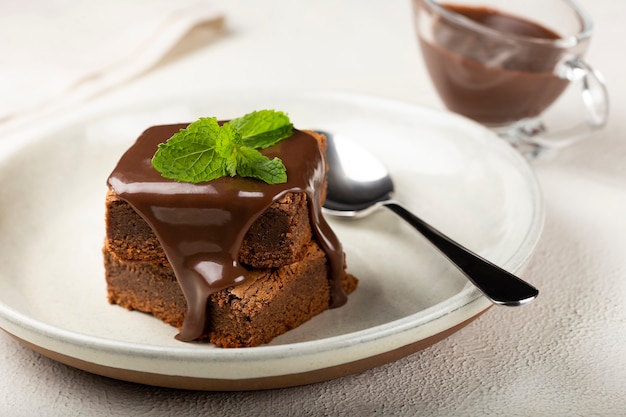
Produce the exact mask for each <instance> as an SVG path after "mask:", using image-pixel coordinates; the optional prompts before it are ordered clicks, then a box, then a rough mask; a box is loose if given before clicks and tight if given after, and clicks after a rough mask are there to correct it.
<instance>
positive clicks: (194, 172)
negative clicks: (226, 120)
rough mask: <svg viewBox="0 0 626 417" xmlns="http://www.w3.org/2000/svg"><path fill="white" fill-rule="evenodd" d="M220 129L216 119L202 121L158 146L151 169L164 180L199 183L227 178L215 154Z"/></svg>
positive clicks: (203, 119)
mask: <svg viewBox="0 0 626 417" xmlns="http://www.w3.org/2000/svg"><path fill="white" fill-rule="evenodd" d="M220 130H221V128H220V126H219V124H218V123H217V119H216V118H201V119H199V120H198V121H196V122H194V123H192V124H190V125H189V126H188V127H187V128H186V129H182V130H180V131H179V132H178V133H176V134H174V135H173V136H172V137H171V138H170V139H169V140H168V141H167V142H166V143H161V144H160V145H159V147H158V149H157V152H156V153H155V154H154V157H153V158H152V166H153V167H154V168H155V169H156V170H157V171H159V172H160V173H161V175H162V176H163V177H165V178H171V179H175V180H177V181H183V182H191V183H198V182H203V181H210V180H213V179H216V178H220V177H223V176H224V175H226V170H225V165H224V163H223V161H222V158H220V157H219V155H217V154H216V153H215V151H214V150H215V142H216V138H217V136H218V132H220Z"/></svg>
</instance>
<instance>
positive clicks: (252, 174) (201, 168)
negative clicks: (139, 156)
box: [152, 110, 293, 184]
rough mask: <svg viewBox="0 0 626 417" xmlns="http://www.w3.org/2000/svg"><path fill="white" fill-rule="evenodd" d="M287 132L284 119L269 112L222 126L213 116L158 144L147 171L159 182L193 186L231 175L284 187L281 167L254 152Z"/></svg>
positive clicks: (287, 123)
mask: <svg viewBox="0 0 626 417" xmlns="http://www.w3.org/2000/svg"><path fill="white" fill-rule="evenodd" d="M292 131H293V125H292V124H291V122H290V121H289V117H287V115H286V114H284V113H282V112H277V111H274V110H261V111H255V112H252V113H249V114H246V115H245V116H243V117H239V118H236V119H233V120H231V121H230V122H226V123H224V124H223V125H222V126H220V125H219V123H218V122H217V119H216V118H214V117H203V118H200V119H199V120H197V121H195V122H193V123H191V124H190V125H189V126H187V128H186V129H181V130H180V131H179V132H178V133H176V134H174V135H173V136H172V137H171V138H170V139H169V140H168V141H167V142H165V143H161V144H160V145H159V147H158V149H157V151H156V153H155V154H154V157H153V158H152V166H153V167H154V169H156V170H157V171H159V172H160V173H161V175H162V176H163V177H165V178H170V179H173V180H176V181H181V182H191V183H194V184H196V183H199V182H205V181H211V180H214V179H217V178H221V177H225V176H231V177H234V176H235V175H239V176H241V177H249V178H256V179H259V180H262V181H265V182H266V183H268V184H281V183H285V182H287V171H286V169H285V165H283V162H282V161H281V160H280V159H279V158H274V159H271V160H270V159H269V158H268V157H266V156H265V155H263V154H262V153H261V152H259V151H258V150H257V149H258V148H260V149H265V148H267V147H269V146H272V145H274V144H276V143H278V142H280V141H281V140H283V139H285V138H288V137H289V136H291V134H292Z"/></svg>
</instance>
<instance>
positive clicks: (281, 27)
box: [0, 0, 626, 416]
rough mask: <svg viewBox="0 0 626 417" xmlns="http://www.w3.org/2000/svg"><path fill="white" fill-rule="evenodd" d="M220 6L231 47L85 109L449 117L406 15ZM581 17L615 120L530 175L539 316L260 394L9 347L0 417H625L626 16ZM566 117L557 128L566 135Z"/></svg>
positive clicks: (185, 56) (327, 7)
mask: <svg viewBox="0 0 626 417" xmlns="http://www.w3.org/2000/svg"><path fill="white" fill-rule="evenodd" d="M215 4H217V5H219V6H220V7H221V9H222V10H223V11H224V13H225V16H226V22H227V27H226V33H225V34H224V35H223V36H222V37H220V38H218V39H217V40H215V41H213V42H211V43H209V44H202V43H201V42H200V41H201V39H200V40H199V39H198V37H196V38H190V39H187V40H186V41H185V42H186V44H183V45H181V46H180V48H179V49H178V51H179V52H178V53H177V54H174V56H170V57H169V58H168V59H167V60H166V61H165V62H162V63H161V64H159V65H158V66H157V67H156V68H154V69H152V70H150V71H148V72H147V73H145V74H143V75H141V76H139V77H138V78H136V79H134V80H133V81H131V82H128V83H126V84H124V85H123V86H119V87H117V88H115V89H114V90H112V91H109V92H108V93H106V94H102V95H100V96H98V97H95V98H91V99H90V100H89V101H87V102H86V103H85V104H84V106H87V107H88V106H97V105H103V104H111V103H113V104H114V103H117V102H120V103H123V102H125V101H127V100H128V99H129V98H135V97H141V96H147V95H154V94H155V93H159V94H161V93H163V94H166V93H168V92H178V91H183V92H184V91H193V90H194V89H203V90H211V89H218V88H219V89H220V90H228V89H229V88H236V89H239V90H240V89H244V88H248V87H250V88H257V87H259V86H261V87H269V88H272V87H276V88H287V89H289V88H307V89H324V90H328V89H341V90H349V91H358V92H364V93H369V94H374V95H378V96H383V97H390V98H396V99H401V100H404V101H408V102H412V103H416V104H419V105H425V106H430V107H436V108H442V105H441V103H440V101H439V99H438V97H437V95H436V94H435V92H434V89H433V88H432V86H431V84H430V81H429V78H428V76H427V74H426V73H425V70H424V67H423V64H422V61H421V57H420V54H419V52H418V49H417V44H416V41H415V38H414V34H413V28H412V17H411V8H410V3H409V1H408V0H403V1H398V0H396V1H386V2H383V1H373V0H366V1H362V0H361V1H357V0H344V1H341V2H335V1H331V0H318V1H315V2H304V1H287V0H266V1H263V2H256V1H252V0H236V1H228V2H227V1H223V2H221V3H220V2H217V1H215ZM582 5H583V6H584V7H585V8H586V9H587V11H588V12H589V13H590V14H591V16H592V17H593V19H594V21H595V24H596V26H595V35H594V39H593V41H592V45H591V48H590V50H589V53H588V55H587V57H588V60H589V61H590V62H591V63H593V65H594V66H595V67H597V68H598V69H600V70H601V71H602V72H603V73H604V75H605V78H606V80H607V83H608V85H609V90H610V94H611V100H612V101H611V114H612V116H611V119H610V121H609V124H608V126H607V127H606V129H604V130H603V131H601V132H599V133H597V134H595V135H594V136H593V138H592V139H590V140H588V141H585V142H582V143H579V144H577V145H575V146H572V147H570V148H568V149H565V150H563V151H561V152H560V153H558V154H557V155H555V156H554V157H552V158H551V159H549V160H545V161H539V162H535V163H534V164H533V169H534V170H535V172H536V175H537V177H538V180H539V183H540V186H541V188H542V190H543V195H544V199H545V208H546V221H545V229H544V232H543V234H542V237H541V239H540V242H539V244H538V247H537V248H536V251H535V254H534V256H533V257H532V259H531V261H530V263H529V266H528V269H527V271H526V273H525V275H524V277H525V278H526V279H527V280H528V281H530V282H531V283H533V284H534V285H536V286H537V287H539V288H540V290H541V295H540V297H539V298H538V299H537V300H536V301H535V302H533V303H531V304H529V305H527V306H524V307H521V308H515V309H510V308H492V309H490V310H489V311H488V312H487V313H486V314H485V315H484V316H482V317H481V318H480V319H478V320H477V321H475V322H473V323H472V324H470V325H469V326H467V327H466V328H464V329H462V330H461V331H460V332H458V333H456V334H454V335H452V336H451V337H449V338H447V339H445V340H443V341H442V342H440V343H438V344H436V345H434V346H432V347H430V348H427V349H425V350H423V351H421V352H418V353H416V354H413V355H411V356H408V357H406V358H404V359H401V360H399V361H397V362H394V363H391V364H388V365H385V366H382V367H379V368H376V369H372V370H369V371H365V372H362V373H359V374H356V375H351V376H346V377H343V378H340V379H336V380H332V381H328V382H323V383H318V384H314V385H309V386H302V387H296V388H289V389H279V390H270V391H258V392H234V393H215V392H213V393H211V392H193V391H179V390H172V389H164V388H157V387H151V386H143V385H138V384H133V383H127V382H121V381H117V380H112V379H107V378H104V377H100V376H96V375H92V374H89V373H86V372H83V371H79V370H76V369H73V368H70V367H67V366H65V365H61V364H59V363H56V362H54V361H52V360H50V359H47V358H45V357H43V356H41V355H39V354H36V353H33V352H32V351H31V350H29V349H28V348H26V347H24V346H22V345H21V344H19V343H18V342H17V341H15V340H14V339H12V338H11V337H9V336H8V335H6V334H5V333H1V332H0V375H1V377H0V415H6V416H30V415H38V416H57V415H58V416H72V415H89V416H105V415H106V416H114V415H150V416H160V415H281V416H282V415H332V416H334V415H428V416H471V415H520V416H526V415H527V416H544V415H546V416H547V415H550V416H556V415H562V416H572V415H576V416H594V415H599V416H616V415H626V264H624V259H625V258H626V216H625V214H626V139H625V136H626V118H624V117H622V111H625V110H626V108H625V107H626V78H625V77H624V71H625V70H626V58H624V54H623V53H622V51H621V49H622V48H620V42H622V41H623V39H626V25H625V24H624V16H626V3H624V2H618V1H613V0H596V1H591V0H586V1H583V2H582ZM200 38H201V36H200ZM568 106H569V104H568V103H563V104H562V107H561V108H560V109H555V110H554V114H555V117H561V118H562V119H566V118H567V117H568V116H569V115H570V114H571V109H570V108H569V107H568ZM572 107H573V105H572ZM270 413H271V414H270Z"/></svg>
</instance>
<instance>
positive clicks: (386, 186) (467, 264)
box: [320, 131, 539, 306]
mask: <svg viewBox="0 0 626 417" xmlns="http://www.w3.org/2000/svg"><path fill="white" fill-rule="evenodd" d="M320 133H323V134H324V135H325V136H326V139H327V141H328V148H327V151H326V157H327V160H328V165H329V170H328V188H327V194H326V202H325V203H324V212H325V213H327V214H329V215H332V216H339V217H344V218H346V217H347V218H362V217H365V216H368V215H370V214H372V213H373V212H374V211H377V210H378V209H380V208H381V207H386V208H388V209H390V210H391V211H392V212H394V213H395V214H397V215H398V216H400V217H401V218H402V219H404V220H405V221H406V222H408V223H409V224H410V225H411V226H413V227H414V228H415V229H416V230H417V231H418V232H420V233H421V234H422V235H423V236H424V237H425V238H426V239H427V240H428V241H429V242H430V243H432V244H433V246H435V248H437V249H438V250H439V251H440V252H441V253H442V254H443V255H444V257H446V258H447V259H448V260H449V261H450V262H452V263H453V264H454V265H455V266H456V267H457V268H458V269H459V270H460V271H461V272H462V273H463V274H464V275H465V276H466V277H467V278H468V279H469V280H470V281H471V282H472V283H473V284H474V285H475V286H476V287H478V289H479V290H481V292H482V293H483V294H484V295H485V296H486V297H487V298H489V299H490V300H491V301H492V302H493V303H494V304H497V305H504V306H520V305H522V304H526V303H528V302H530V301H532V300H534V299H535V298H536V297H537V295H538V294H539V291H538V290H537V289H536V288H535V287H533V286H532V285H530V284H528V283H527V282H525V281H523V280H522V279H520V278H519V277H517V276H515V275H513V274H511V273H510V272H508V271H506V270H504V269H502V268H500V267H499V266H497V265H495V264H493V263H491V262H490V261H488V260H486V259H485V258H483V257H481V256H479V255H477V254H476V253H474V252H472V251H471V250H469V249H467V248H465V247H464V246H462V245H461V244H459V243H457V242H455V241H454V240H452V239H450V238H449V237H448V236H446V235H444V234H443V233H441V232H440V231H439V230H437V229H435V228H434V227H433V226H431V225H429V224H428V223H426V222H424V221H423V220H422V219H420V218H419V217H417V216H416V215H414V214H413V213H411V212H410V211H409V210H408V209H406V208H405V207H404V206H403V205H402V204H401V203H400V202H398V201H395V200H394V199H393V192H394V185H393V181H392V179H391V176H390V175H389V173H388V172H387V170H386V168H385V167H384V166H383V165H382V164H381V163H380V161H378V160H377V159H376V158H375V157H374V156H373V155H372V154H370V153H368V152H367V151H366V150H365V149H363V148H362V147H360V146H358V145H357V144H356V143H354V142H351V141H349V140H345V139H341V140H339V139H337V138H333V136H332V135H331V134H330V133H328V132H322V131H320Z"/></svg>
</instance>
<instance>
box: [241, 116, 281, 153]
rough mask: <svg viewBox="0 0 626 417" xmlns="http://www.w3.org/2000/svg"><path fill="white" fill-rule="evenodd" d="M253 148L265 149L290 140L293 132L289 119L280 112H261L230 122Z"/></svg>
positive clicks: (247, 144) (246, 143) (245, 142)
mask: <svg viewBox="0 0 626 417" xmlns="http://www.w3.org/2000/svg"><path fill="white" fill-rule="evenodd" d="M230 123H231V124H232V125H233V126H235V127H236V128H237V130H238V131H239V132H240V133H241V136H242V138H243V142H244V144H245V145H246V146H249V147H251V148H261V149H265V148H267V147H269V146H272V145H274V144H276V143H278V142H279V141H281V140H283V139H285V138H288V137H289V136H291V134H292V132H293V124H291V121H290V120H289V117H288V116H287V115H286V114H285V113H283V112H280V111H275V110H260V111H254V112H252V113H248V114H246V115H245V116H242V117H238V118H236V119H233V120H231V121H230Z"/></svg>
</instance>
